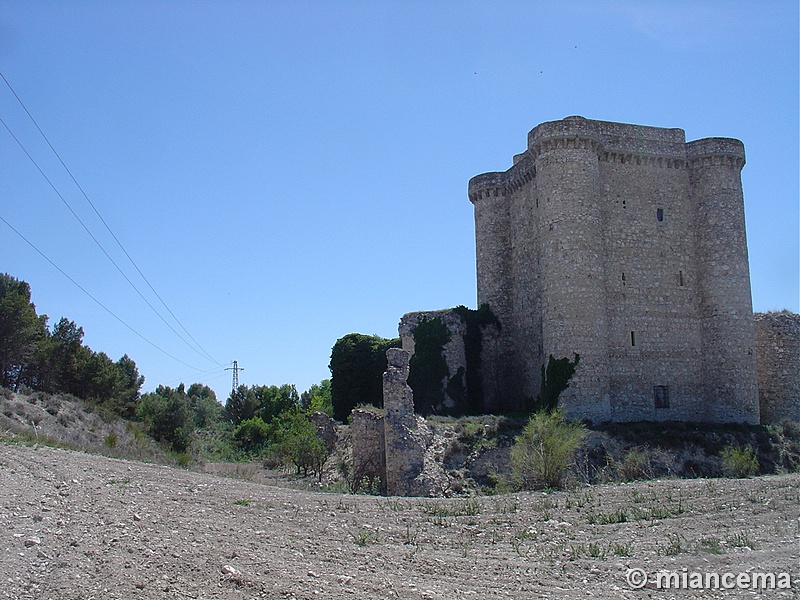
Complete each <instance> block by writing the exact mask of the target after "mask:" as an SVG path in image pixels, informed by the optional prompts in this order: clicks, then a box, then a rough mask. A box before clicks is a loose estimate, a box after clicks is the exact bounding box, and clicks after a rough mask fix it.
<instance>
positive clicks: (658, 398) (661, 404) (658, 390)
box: [653, 385, 669, 408]
mask: <svg viewBox="0 0 800 600" xmlns="http://www.w3.org/2000/svg"><path fill="white" fill-rule="evenodd" d="M653 401H654V402H655V405H656V408H669V386H667V385H654V386H653Z"/></svg>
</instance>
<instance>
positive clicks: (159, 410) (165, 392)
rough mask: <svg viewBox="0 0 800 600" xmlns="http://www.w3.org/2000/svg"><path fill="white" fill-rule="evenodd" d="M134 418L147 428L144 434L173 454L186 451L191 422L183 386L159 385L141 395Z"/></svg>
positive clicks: (190, 435) (190, 410) (190, 433)
mask: <svg viewBox="0 0 800 600" xmlns="http://www.w3.org/2000/svg"><path fill="white" fill-rule="evenodd" d="M136 416H137V418H139V419H140V420H141V421H143V422H144V423H145V424H146V425H147V432H148V433H149V434H150V435H151V436H152V437H153V438H155V439H156V440H158V441H160V442H163V443H165V444H167V445H168V446H169V447H170V449H171V450H173V451H174V452H186V451H187V450H188V449H189V446H190V445H191V442H192V433H193V430H194V421H193V417H192V409H191V406H190V403H189V397H188V396H187V395H186V391H185V390H184V386H183V384H180V385H179V386H178V387H177V388H174V389H173V388H170V387H167V386H163V385H160V386H158V387H157V388H156V390H155V391H154V392H151V393H149V394H143V395H142V397H141V398H140V399H139V403H138V405H137V406H136Z"/></svg>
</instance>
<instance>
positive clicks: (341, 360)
mask: <svg viewBox="0 0 800 600" xmlns="http://www.w3.org/2000/svg"><path fill="white" fill-rule="evenodd" d="M399 347H400V339H399V338H394V339H386V338H382V337H379V336H377V335H364V334H361V333H349V334H347V335H345V336H344V337H341V338H339V339H338V340H336V343H335V344H334V345H333V349H332V350H331V361H330V364H329V367H330V370H331V384H330V389H331V402H332V404H333V416H334V418H335V419H336V420H337V421H341V422H344V421H346V420H347V417H348V416H349V415H350V412H351V411H352V410H353V408H355V407H356V406H358V405H359V404H372V405H373V406H375V407H377V408H382V407H383V372H384V371H385V370H386V351H387V350H388V349H389V348H399Z"/></svg>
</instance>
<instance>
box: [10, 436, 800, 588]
mask: <svg viewBox="0 0 800 600" xmlns="http://www.w3.org/2000/svg"><path fill="white" fill-rule="evenodd" d="M799 506H800V476H798V475H796V474H795V475H783V476H770V477H762V478H757V479H748V480H726V479H711V480H665V481H648V482H640V483H635V484H624V485H619V484H617V485H602V486H594V487H581V488H578V489H574V490H570V491H563V492H554V493H547V494H545V493H541V492H525V493H517V494H509V495H500V496H485V497H476V498H460V499H458V498H450V499H423V498H380V497H374V496H352V495H339V494H329V493H317V492H308V491H299V490H292V489H284V488H279V487H270V486H266V485H262V484H258V483H252V482H247V481H241V480H236V479H227V478H222V477H218V476H214V475H208V474H202V473H196V472H192V471H186V470H179V469H174V468H168V467H163V466H156V465H151V464H143V463H136V462H129V461H124V460H116V459H110V458H106V457H102V456H98V455H92V454H85V453H81V452H73V451H64V450H57V449H53V448H46V447H40V448H34V447H28V446H19V445H9V444H0V540H2V547H1V548H0V551H2V560H0V578H1V579H0V580H1V581H2V586H0V597H2V598H15V599H16V598H48V599H50V598H52V599H59V600H69V599H81V600H89V599H92V598H97V599H110V598H125V599H127V598H147V599H149V598H237V599H238V598H443V599H444V598H447V599H450V598H624V599H644V598H664V599H666V598H686V597H703V598H730V597H741V598H800V593H798V587H797V586H798V585H799V584H800V579H799V578H800V568H799V567H798V560H799V558H800V547H799V546H798V540H799V539H800V538H799V537H798V533H799V532H800V521H798V517H800V514H798V513H799V508H798V507H799ZM629 569H643V570H644V573H645V574H647V575H648V576H649V578H650V582H649V583H648V584H647V585H646V586H645V587H644V588H643V589H634V588H633V587H632V585H631V582H629V580H628V577H627V576H628V574H629V573H630V571H629ZM660 570H666V571H668V572H674V573H677V574H678V575H677V576H678V577H680V576H681V574H683V577H684V578H685V579H686V582H687V583H688V584H689V585H691V582H692V580H691V579H689V576H692V577H694V575H692V574H693V573H695V572H698V573H718V574H720V575H723V574H725V573H733V574H734V575H738V574H740V573H743V574H745V575H744V576H743V577H746V578H750V579H754V578H755V577H754V574H755V573H761V572H764V573H776V574H777V573H782V572H788V573H790V574H791V577H792V578H793V579H794V581H795V583H794V588H793V589H789V590H787V589H768V590H760V589H758V590H753V589H738V588H736V589H729V590H725V589H715V590H710V591H701V590H694V589H674V586H673V589H657V588H656V586H655V583H654V581H655V578H656V574H657V573H658V572H659V571H660ZM637 574H638V573H637V572H634V573H633V575H634V577H635V575H637ZM694 581H695V582H696V581H697V580H696V579H695V580H694ZM727 581H728V582H729V583H730V581H734V582H735V579H733V580H731V579H728V580H727ZM763 581H765V580H762V581H761V583H759V585H762V584H763ZM776 582H777V583H779V582H780V579H778V580H776ZM633 583H636V581H633ZM673 583H675V582H673ZM712 583H713V580H712ZM748 585H749V584H748ZM662 587H663V585H662Z"/></svg>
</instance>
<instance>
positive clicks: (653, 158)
mask: <svg viewBox="0 0 800 600" xmlns="http://www.w3.org/2000/svg"><path fill="white" fill-rule="evenodd" d="M744 163H745V156H744V146H743V145H742V143H741V142H740V141H738V140H734V139H728V138H706V139H701V140H696V141H693V142H689V143H687V142H686V139H685V135H684V132H683V130H681V129H663V128H657V127H644V126H638V125H627V124H621V123H608V122H603V121H592V120H588V119H584V118H581V117H568V118H566V119H563V120H561V121H554V122H550V123H543V124H541V125H539V126H537V127H535V128H534V129H533V130H532V131H531V132H530V133H529V134H528V149H527V151H526V152H524V153H522V154H520V155H517V156H516V157H515V158H514V165H513V166H512V167H511V168H510V169H509V170H507V171H505V172H502V173H485V174H483V175H478V176H477V177H474V178H473V179H472V180H471V181H470V182H469V198H470V200H471V201H472V203H473V205H474V207H475V237H476V246H477V273H478V304H479V305H482V304H488V305H489V307H490V308H491V310H492V311H493V312H494V313H495V315H496V316H497V317H498V319H499V321H500V324H501V326H502V329H501V334H500V347H499V352H500V355H501V358H500V360H499V363H500V365H501V369H502V370H501V372H500V373H498V380H499V388H500V394H499V397H501V398H505V399H507V402H509V403H510V404H509V406H507V407H504V408H506V409H508V408H513V407H515V405H519V404H520V402H521V400H522V398H523V397H524V396H526V395H535V394H536V392H537V391H538V390H539V386H540V380H539V378H540V372H541V370H540V367H541V365H542V364H543V363H544V362H545V361H546V360H547V358H548V356H550V355H553V356H555V357H572V356H573V355H574V354H578V355H579V356H580V365H579V367H578V370H577V372H576V374H575V376H574V378H573V381H572V384H571V385H570V387H569V388H568V389H567V390H566V392H565V393H564V395H563V396H562V401H563V405H564V408H565V410H566V411H567V413H571V414H575V415H579V416H581V417H583V418H586V419H589V420H592V421H608V420H610V421H640V420H672V419H676V418H679V416H683V415H692V416H693V417H694V420H698V421H711V422H747V423H758V421H759V408H758V385H757V379H756V359H755V354H754V349H755V338H754V327H753V310H752V305H751V298H750V274H749V267H748V259H747V245H746V240H745V226H744V201H743V196H742V183H741V175H740V173H741V169H742V167H743V166H744Z"/></svg>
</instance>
